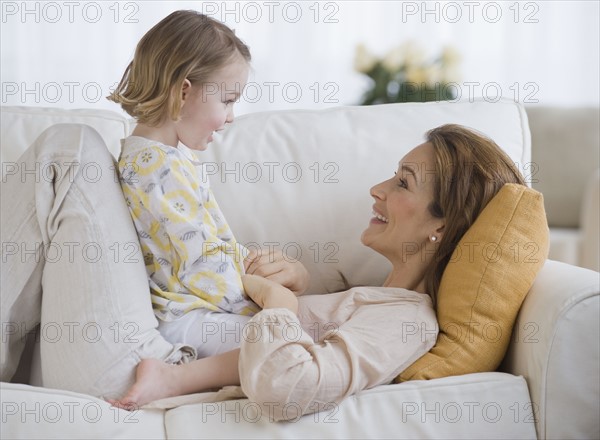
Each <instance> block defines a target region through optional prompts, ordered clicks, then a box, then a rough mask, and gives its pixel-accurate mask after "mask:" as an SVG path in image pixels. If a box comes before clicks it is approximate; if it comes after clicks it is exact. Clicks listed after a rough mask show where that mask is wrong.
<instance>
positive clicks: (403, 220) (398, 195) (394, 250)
mask: <svg viewBox="0 0 600 440" xmlns="http://www.w3.org/2000/svg"><path fill="white" fill-rule="evenodd" d="M436 174H437V173H436V170H435V157H434V150H433V146H432V145H431V144H429V143H424V144H421V145H419V146H417V147H416V148H414V149H413V150H412V151H410V152H409V153H408V154H407V155H406V156H404V158H402V160H401V161H400V163H399V166H398V170H397V171H396V173H395V175H394V176H392V178H390V179H388V180H386V181H384V182H381V183H379V184H378V185H375V186H374V187H373V188H371V196H372V197H373V199H375V203H374V204H373V218H371V220H370V222H369V226H368V227H367V229H366V230H365V231H364V232H363V234H362V236H361V241H362V243H363V244H364V245H366V246H369V247H370V248H372V249H373V250H375V251H377V252H379V253H380V254H382V255H383V256H385V257H386V258H388V259H389V260H390V261H391V262H392V263H395V262H402V263H406V262H407V261H409V260H411V259H414V258H417V257H419V258H421V259H424V258H426V256H427V253H429V252H431V253H433V247H432V246H428V247H427V248H425V246H426V245H428V243H430V238H431V237H432V236H435V237H436V241H437V242H439V240H440V239H441V236H442V233H443V227H444V220H443V219H439V218H435V217H433V216H432V215H431V213H430V212H429V209H428V207H429V204H430V203H431V202H432V201H433V188H434V183H435V177H436ZM422 252H425V254H423V253H422ZM423 262H424V261H423Z"/></svg>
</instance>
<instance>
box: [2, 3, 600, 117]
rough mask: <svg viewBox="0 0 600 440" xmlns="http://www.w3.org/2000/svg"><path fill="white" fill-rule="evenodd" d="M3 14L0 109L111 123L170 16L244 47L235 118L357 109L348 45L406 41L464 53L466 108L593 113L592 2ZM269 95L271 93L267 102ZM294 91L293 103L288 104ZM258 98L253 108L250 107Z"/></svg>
mask: <svg viewBox="0 0 600 440" xmlns="http://www.w3.org/2000/svg"><path fill="white" fill-rule="evenodd" d="M1 7H2V23H1V25H2V29H1V48H2V52H1V53H2V63H1V71H0V72H1V83H2V104H3V105H44V106H60V107H71V108H77V107H90V106H94V107H96V108H106V109H112V110H115V111H118V110H119V109H118V107H117V106H116V105H115V104H113V103H111V102H109V101H107V100H105V99H104V98H103V96H106V95H107V94H108V93H109V90H110V88H111V87H113V86H114V84H115V83H116V82H117V81H118V80H119V79H120V78H121V75H122V73H123V70H124V69H125V67H126V65H127V63H128V62H129V61H130V59H131V56H132V55H133V51H134V49H135V45H136V43H137V41H138V39H139V38H140V37H141V36H142V35H143V34H144V33H145V32H146V31H147V30H148V29H149V28H150V27H151V26H153V25H154V24H155V23H156V22H158V21H159V20H160V19H161V18H163V17H164V16H166V15H167V14H168V13H170V12H172V11H173V10H176V9H196V10H199V11H202V12H205V13H207V14H209V15H211V16H212V17H214V18H217V19H220V20H222V21H224V22H226V23H227V24H228V25H229V26H230V27H232V28H234V29H235V30H236V33H237V35H238V36H240V37H241V38H242V39H243V40H244V41H245V42H246V43H247V44H248V45H249V46H250V48H251V50H252V54H253V58H254V60H253V73H252V75H251V78H250V82H251V86H250V87H248V89H247V90H246V93H247V95H246V98H245V99H242V101H241V102H240V104H238V105H237V107H236V110H237V113H238V114H243V113H248V112H254V111H263V110H274V109H286V108H298V107H301V108H321V107H329V106H334V105H346V104H355V103H357V102H358V101H359V99H360V96H361V95H362V92H363V90H364V88H365V86H366V84H367V81H368V80H367V79H366V78H365V77H364V76H362V75H360V74H359V73H357V72H355V71H354V70H353V59H354V50H355V47H356V45H357V44H358V43H364V44H365V45H366V46H367V47H369V48H370V49H371V50H372V51H373V52H376V53H378V54H380V55H383V54H384V53H385V52H386V51H387V50H389V49H391V48H392V47H394V46H397V45H398V44H400V43H402V42H403V41H406V40H408V39H413V40H416V41H418V42H419V43H421V44H422V45H423V46H424V47H425V48H426V49H427V50H428V51H429V54H430V55H434V54H435V53H436V52H439V50H440V49H441V48H442V46H444V45H447V44H450V45H453V46H454V47H456V48H457V49H458V50H459V51H460V52H461V53H462V57H463V63H462V66H461V73H462V76H461V81H460V84H461V91H462V98H463V99H469V98H472V97H474V96H482V94H483V93H482V92H483V90H484V88H485V87H487V88H486V89H485V90H486V91H487V93H486V94H484V96H486V97H488V98H489V99H493V98H494V97H495V94H496V90H500V91H501V93H502V95H504V96H506V97H512V98H514V99H516V100H519V101H521V102H524V103H525V104H526V105H532V104H539V105H561V106H575V105H593V106H598V105H599V101H600V97H599V96H600V92H599V82H600V75H599V53H600V47H599V41H600V34H599V23H598V21H599V15H600V14H599V2H597V1H580V2H577V1H549V2H547V1H537V2H516V1H506V2H504V1H499V2H481V1H457V2H422V1H418V2H417V1H415V2H397V1H381V2H376V1H373V2H370V1H369V2H367V1H348V2H339V1H337V2H333V1H331V2H326V1H325V2H316V1H306V2H287V1H272V2H179V1H170V2H166V1H164V2H158V1H151V2H144V1H131V2H116V1H97V2H93V1H57V2H22V1H2V5H1ZM298 14H300V15H299V16H298ZM498 14H500V15H498ZM296 19H297V20H296ZM268 83H275V84H274V85H273V88H272V89H271V91H272V92H273V94H272V97H270V96H269V85H268ZM467 83H475V85H472V86H468V85H467ZM284 90H285V91H287V94H286V93H284ZM297 90H300V91H301V93H302V96H301V98H300V99H299V100H298V101H297V102H294V101H295V98H296V91H297ZM257 93H260V99H258V100H257V102H255V103H250V102H249V101H251V100H255V98H256V97H257V96H258V95H257ZM270 98H272V99H270Z"/></svg>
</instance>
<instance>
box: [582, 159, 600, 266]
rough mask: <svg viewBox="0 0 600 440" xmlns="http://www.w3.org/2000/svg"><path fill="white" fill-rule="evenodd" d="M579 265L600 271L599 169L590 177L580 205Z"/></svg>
mask: <svg viewBox="0 0 600 440" xmlns="http://www.w3.org/2000/svg"><path fill="white" fill-rule="evenodd" d="M580 225H581V240H580V243H581V245H580V246H581V248H580V256H579V265H580V266H581V267H586V268H588V269H592V270H600V228H599V225H600V168H599V169H597V170H596V172H595V173H594V174H593V175H592V176H591V177H590V179H589V181H588V183H587V186H586V189H585V192H584V194H583V199H582V205H581V223H580Z"/></svg>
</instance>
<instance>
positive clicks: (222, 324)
mask: <svg viewBox="0 0 600 440" xmlns="http://www.w3.org/2000/svg"><path fill="white" fill-rule="evenodd" d="M250 318H251V317H250V316H242V315H234V314H232V313H219V312H212V311H209V310H206V309H194V310H191V311H189V312H188V313H186V314H185V315H183V316H182V317H181V318H179V319H177V320H175V321H161V320H160V319H159V324H158V331H159V332H160V333H161V334H162V336H163V337H164V338H165V339H166V340H167V341H169V342H171V343H172V344H177V343H182V344H185V345H189V346H192V347H194V348H195V349H196V353H197V359H201V358H204V357H208V356H214V355H216V354H220V353H225V352H227V351H231V350H234V349H236V348H239V346H240V344H241V342H242V331H243V329H244V325H246V323H247V322H248V321H249V320H250Z"/></svg>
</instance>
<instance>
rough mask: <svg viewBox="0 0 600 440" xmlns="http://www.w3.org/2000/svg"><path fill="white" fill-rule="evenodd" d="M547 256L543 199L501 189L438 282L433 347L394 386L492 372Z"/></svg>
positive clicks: (514, 187)
mask: <svg viewBox="0 0 600 440" xmlns="http://www.w3.org/2000/svg"><path fill="white" fill-rule="evenodd" d="M547 256H548V223H547V220H546V212H545V211H544V201H543V197H542V194H540V193H539V192H537V191H535V190H533V189H530V188H527V187H525V186H522V185H516V184H506V185H505V186H504V187H502V189H501V190H500V191H499V192H498V194H496V196H495V197H494V198H493V199H492V200H491V201H490V202H489V203H488V205H487V206H486V207H485V208H484V209H483V211H482V212H481V214H480V215H479V217H478V218H477V219H476V221H475V222H474V223H473V225H471V227H470V228H469V230H468V231H467V232H466V234H465V235H464V236H463V238H462V239H461V240H460V242H459V244H458V245H457V247H456V249H455V250H454V253H453V254H452V258H451V260H450V262H449V263H448V266H447V267H446V270H445V271H444V274H443V275H442V280H441V284H440V288H439V292H438V303H437V310H436V314H437V319H438V323H439V326H440V332H439V335H438V339H437V342H436V345H435V346H434V347H433V348H432V349H431V350H430V351H429V353H426V354H425V355H424V356H422V357H421V358H420V359H418V360H417V361H416V362H415V363H414V364H412V365H411V366H410V367H408V368H407V369H406V370H405V371H404V372H402V373H401V374H400V376H398V377H397V378H396V382H402V381H406V380H418V379H435V378H439V377H445V376H456V375H461V374H467V373H476V372H483V371H494V370H496V368H498V366H499V365H500V362H501V361H502V358H503V357H504V354H505V352H506V349H507V347H508V343H509V340H510V338H511V333H512V328H513V325H514V323H515V320H516V317H517V313H518V312H519V308H520V307H521V304H522V302H523V300H524V299H525V296H526V295H527V292H528V291H529V289H530V288H531V285H532V284H533V281H534V279H535V277H536V275H537V273H538V271H539V270H540V269H541V267H542V265H543V264H544V262H545V261H546V258H547Z"/></svg>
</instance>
